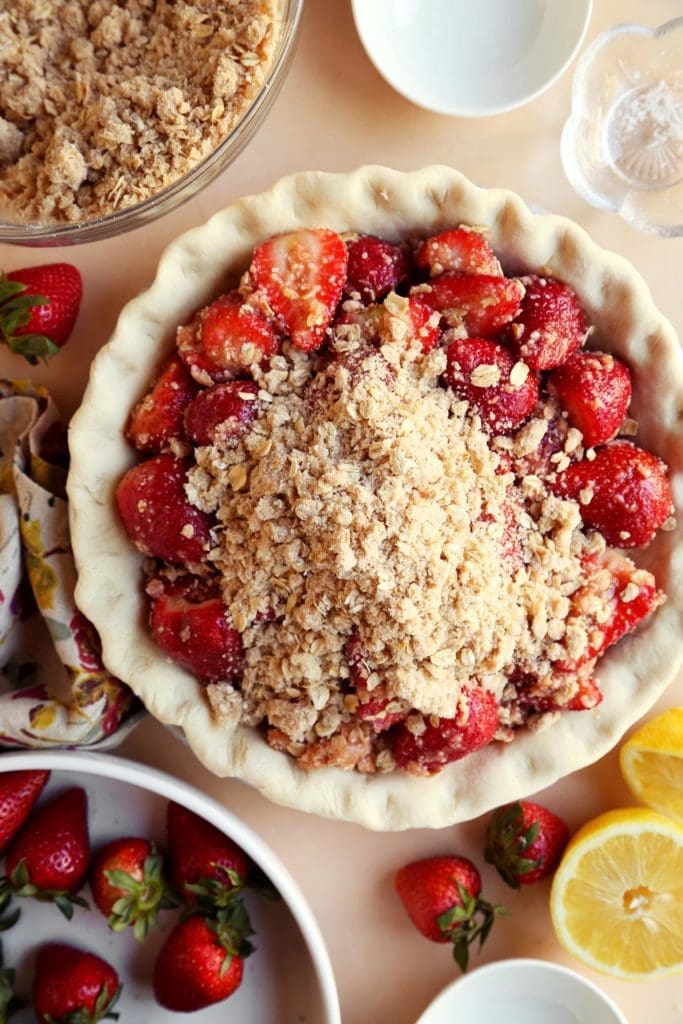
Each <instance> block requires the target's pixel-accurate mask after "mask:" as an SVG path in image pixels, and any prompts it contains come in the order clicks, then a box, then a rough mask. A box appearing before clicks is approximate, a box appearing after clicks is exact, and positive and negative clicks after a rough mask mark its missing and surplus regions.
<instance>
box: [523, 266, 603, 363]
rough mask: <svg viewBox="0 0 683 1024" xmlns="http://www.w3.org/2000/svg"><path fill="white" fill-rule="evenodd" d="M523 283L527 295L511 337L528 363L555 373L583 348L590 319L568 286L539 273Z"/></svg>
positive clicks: (524, 279)
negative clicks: (556, 368) (574, 353)
mask: <svg viewBox="0 0 683 1024" xmlns="http://www.w3.org/2000/svg"><path fill="white" fill-rule="evenodd" d="M522 280H523V282H524V286H525V288H526V293H525V295H524V298H523V299H522V305H521V309H520V310H519V314H518V315H517V317H516V319H515V322H514V323H513V324H512V327H511V328H510V334H511V337H512V339H513V341H514V343H515V345H516V346H517V349H518V351H519V354H520V357H521V358H522V359H523V360H524V362H525V363H528V364H529V366H531V367H532V369H534V370H552V369H553V368H554V367H555V366H561V365H562V364H563V363H564V362H566V360H567V359H568V358H569V356H570V355H571V354H572V352H575V351H576V349H578V348H580V347H581V346H582V345H583V343H584V341H585V339H586V335H587V333H588V324H587V322H586V317H585V315H584V312H583V309H582V308H581V303H580V302H579V299H578V296H577V295H576V292H574V291H572V289H571V288H570V287H569V286H568V285H566V284H563V283H562V282H561V281H556V280H555V279H554V278H552V277H538V276H536V275H535V274H532V275H531V276H529V277H525V278H522Z"/></svg>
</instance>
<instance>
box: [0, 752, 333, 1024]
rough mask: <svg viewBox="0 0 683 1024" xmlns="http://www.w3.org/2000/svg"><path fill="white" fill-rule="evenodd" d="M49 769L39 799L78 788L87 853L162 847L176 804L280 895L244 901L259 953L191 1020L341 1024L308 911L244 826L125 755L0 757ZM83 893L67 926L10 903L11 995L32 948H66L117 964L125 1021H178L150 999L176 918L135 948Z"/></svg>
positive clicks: (24, 986) (6, 946)
mask: <svg viewBox="0 0 683 1024" xmlns="http://www.w3.org/2000/svg"><path fill="white" fill-rule="evenodd" d="M46 768H49V769H50V770H51V771H52V775H51V777H50V781H49V782H48V785H47V787H46V789H45V791H44V793H43V794H42V795H41V798H40V801H41V803H43V802H44V801H45V800H49V799H50V797H51V796H56V795H57V793H58V792H61V791H63V790H65V789H68V788H69V787H71V786H83V788H84V789H85V791H86V793H87V795H88V821H89V827H90V841H91V845H92V848H93V850H96V849H97V848H98V847H99V846H101V845H103V844H104V843H105V842H107V841H108V840H110V839H115V838H118V837H119V836H125V835H133V836H142V837H149V838H151V839H154V840H155V842H156V843H157V845H158V846H159V847H160V848H161V849H163V846H164V838H165V814H166V806H167V802H168V801H169V800H175V801H176V802H177V803H180V804H182V805H183V806H185V807H188V808H189V809H190V810H192V811H194V812H195V813H196V814H199V815H201V816H202V817H204V818H206V819H207V820H208V821H211V822H212V824H214V825H215V826H216V827H217V828H219V829H221V831H223V832H225V833H226V835H228V836H230V838H231V839H233V840H234V841H235V842H236V843H237V844H238V845H239V846H241V847H242V849H243V850H245V851H246V852H247V853H248V854H249V856H250V857H251V858H252V860H254V861H255V862H256V863H257V864H258V865H259V867H261V868H262V869H263V870H264V871H265V873H266V874H267V875H268V877H269V878H270V880H271V881H272V883H273V885H274V886H275V887H276V888H277V890H278V891H279V893H280V895H281V897H282V898H281V899H280V900H276V901H271V900H266V899H265V898H263V897H259V896H257V895H256V894H255V893H249V894H248V895H247V896H246V897H245V902H246V903H247V906H248V910H249V916H250V918H251V921H252V925H253V928H254V932H255V935H254V937H253V942H254V945H255V947H256V951H255V952H254V953H253V955H252V956H250V957H249V958H248V959H247V960H245V964H244V978H243V980H242V984H241V985H240V987H239V988H238V989H237V991H236V992H235V993H234V994H233V995H232V996H230V998H229V999H227V1000H224V1001H223V1002H221V1003H216V1004H215V1005H214V1006H210V1007H207V1008H206V1009H204V1010H200V1011H198V1012H196V1013H194V1014H192V1020H193V1021H196V1024H243V1022H244V1021H249V1024H302V1022H304V1021H305V1022H307V1024H340V1022H341V1017H340V1011H339V1002H338V999H337V992H336V986H335V982H334V976H333V974H332V967H331V965H330V961H329V957H328V954H327V950H326V948H325V945H324V942H323V938H322V935H321V934H320V930H319V928H318V925H317V923H316V921H315V919H314V917H313V914H312V912H311V910H310V908H309V906H308V904H307V903H306V900H305V898H304V896H303V895H302V893H301V891H300V890H299V888H298V886H297V885H296V883H295V882H294V880H293V879H292V877H291V876H290V875H289V873H288V872H287V870H286V868H285V867H284V865H283V864H282V863H281V862H280V860H279V859H278V858H277V856H276V855H275V854H274V853H273V852H272V850H271V849H270V848H269V847H268V846H267V845H266V844H265V843H264V842H263V840H262V839H260V837H259V836H258V835H256V833H254V832H252V830H251V829H250V828H249V826H248V825H246V824H245V823H244V822H243V821H241V820H240V819H239V818H237V817H236V816H235V815H233V814H231V813H230V811H227V810H226V809H225V808H224V807H222V806H221V805H220V804H218V803H216V801H215V800H212V799H210V798H209V797H206V796H204V795H203V794H202V793H200V792H198V791H197V790H196V789H194V788H193V787H192V786H188V785H187V784H186V783H183V782H179V781H178V780H177V779H174V778H172V777H171V776H170V775H166V774H165V773H164V772H160V771H156V770H154V769H151V768H147V767H145V766H142V765H138V764H135V763H134V762H132V761H127V760H125V759H123V758H119V757H113V756H110V755H106V754H101V753H98V754H90V753H85V752H81V751H58V752H44V751H41V752H39V753H36V752H23V753H17V754H6V755H3V757H2V759H1V761H0V772H4V771H7V772H8V771H19V770H25V769H46ZM39 806H40V805H39ZM81 895H82V896H84V897H85V898H86V899H88V900H89V902H90V904H91V909H90V910H89V911H86V910H82V909H79V908H76V910H75V913H74V917H73V919H72V921H71V922H70V923H69V924H67V922H66V921H65V919H64V918H63V917H62V915H61V914H60V912H59V911H58V910H57V908H56V907H55V906H53V905H52V904H43V903H37V902H36V901H35V900H17V901H16V904H17V905H19V906H20V907H21V910H22V914H21V918H20V920H19V923H18V924H17V925H15V927H14V928H12V929H11V930H10V931H8V932H6V933H4V934H3V938H2V945H3V952H4V956H5V963H6V964H8V965H11V966H13V967H15V968H16V970H17V985H16V991H17V992H18V993H28V992H30V988H31V982H32V977H33V969H34V953H35V948H36V946H37V945H38V943H39V942H67V943H69V944H71V945H74V946H78V947H80V948H82V949H88V950H90V951H92V952H93V953H96V954H97V955H98V956H101V957H104V959H105V960H107V961H108V962H109V963H111V964H112V966H113V967H115V968H116V970H117V972H118V974H119V977H120V978H121V982H122V985H123V992H122V995H121V999H120V1001H119V1004H118V1005H117V1008H116V1009H117V1012H119V1014H120V1019H121V1020H122V1021H131V1022H137V1024H142V1022H144V1024H170V1022H171V1021H178V1019H179V1016H178V1014H176V1013H171V1012H170V1011H169V1010H165V1009H163V1008H162V1007H160V1006H159V1005H158V1004H157V1003H156V1002H155V1000H154V997H153V995H152V991H151V983H150V979H151V977H152V970H153V964H154V960H155V958H156V955H157V952H158V950H159V949H160V947H161V945H162V943H163V941H164V938H165V936H166V935H167V934H168V932H169V930H170V928H171V927H172V925H173V924H174V923H175V921H177V919H178V914H177V912H174V911H162V912H161V913H160V924H161V927H160V928H159V929H158V930H154V931H152V932H150V934H149V936H148V938H147V940H146V941H145V942H144V944H141V945H139V944H138V943H137V942H136V941H135V939H134V937H133V935H132V934H131V931H130V929H128V931H126V932H124V933H121V934H119V935H116V934H114V933H113V932H111V931H110V930H109V928H108V927H107V924H106V921H105V920H104V917H103V916H102V915H101V914H100V912H99V911H98V910H97V909H94V908H93V905H92V899H91V897H90V890H89V888H88V887H87V886H86V887H85V888H84V889H83V891H82V892H81ZM34 1020H35V1017H34V1015H33V1014H32V1012H31V1010H30V1007H28V1006H27V1007H26V1008H25V1009H23V1010H20V1011H19V1012H18V1013H17V1014H16V1016H15V1015H13V1016H12V1022H13V1024H14V1022H15V1021H16V1024H30V1022H31V1021H34Z"/></svg>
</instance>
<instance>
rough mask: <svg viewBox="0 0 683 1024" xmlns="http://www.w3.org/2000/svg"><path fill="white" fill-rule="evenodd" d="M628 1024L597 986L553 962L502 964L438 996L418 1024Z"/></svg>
mask: <svg viewBox="0 0 683 1024" xmlns="http://www.w3.org/2000/svg"><path fill="white" fill-rule="evenodd" d="M456 1021H457V1024H628V1022H627V1020H626V1018H625V1017H624V1016H623V1014H622V1013H621V1011H620V1010H618V1009H617V1007H616V1006H615V1005H614V1003H613V1002H612V1001H611V999H608V998H607V996H606V995H605V994H604V992H602V991H601V990H600V989H599V988H598V987H597V985H594V984H593V982H592V981H588V979H587V978H584V977H582V976H581V975H580V974H577V973H576V971H572V970H570V969H569V968H568V967H561V966H560V965H559V964H553V963H550V961H548V960H532V959H523V958H521V957H520V958H519V959H512V960H499V961H497V962H496V963H492V964H487V965H486V966H484V967H479V968H477V969H476V970H474V971H472V973H471V974H466V975H464V976H463V977H461V978H458V979H457V981H455V982H453V983H452V984H451V985H449V986H448V987H447V988H445V989H444V990H443V992H442V993H441V995H439V996H437V998H436V999H435V1000H434V1002H433V1003H431V1004H430V1005H429V1007H428V1008H427V1009H426V1010H425V1012H424V1013H423V1014H422V1016H421V1017H420V1019H419V1021H417V1024H456Z"/></svg>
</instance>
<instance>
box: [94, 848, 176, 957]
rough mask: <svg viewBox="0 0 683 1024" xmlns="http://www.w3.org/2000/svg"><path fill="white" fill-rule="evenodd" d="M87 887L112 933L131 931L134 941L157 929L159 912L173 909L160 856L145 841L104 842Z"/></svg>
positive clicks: (95, 858)
mask: <svg viewBox="0 0 683 1024" xmlns="http://www.w3.org/2000/svg"><path fill="white" fill-rule="evenodd" d="M90 888H91V890H92V894H93V899H94V901H95V905H96V906H97V907H98V908H99V910H101V911H102V913H103V914H104V916H105V917H106V918H107V923H108V925H109V927H110V928H111V929H112V931H114V932H122V931H125V929H126V928H132V929H133V934H134V935H135V938H136V939H137V941H138V942H143V941H144V940H145V939H146V938H147V933H148V932H149V929H150V928H154V927H156V926H157V924H158V916H159V910H161V909H168V908H170V907H174V906H177V904H176V902H175V901H174V900H173V899H172V898H171V897H170V894H169V892H168V889H167V887H166V882H165V880H164V875H163V862H162V859H161V856H160V855H159V853H158V851H157V849H156V847H155V846H154V844H153V843H151V842H150V841H149V840H148V839H139V838H136V837H128V836H126V837H123V838H121V839H114V840H112V841H111V842H110V843H107V844H106V846H104V847H103V848H102V849H101V850H99V851H98V853H97V854H96V856H95V857H94V858H93V862H92V865H91V868H90Z"/></svg>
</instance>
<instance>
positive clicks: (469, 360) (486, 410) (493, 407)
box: [444, 338, 538, 434]
mask: <svg viewBox="0 0 683 1024" xmlns="http://www.w3.org/2000/svg"><path fill="white" fill-rule="evenodd" d="M446 359H447V365H446V372H445V373H444V379H445V381H446V383H447V384H448V385H449V386H450V387H451V388H452V389H453V391H454V392H455V393H456V395H459V396H460V397H461V398H465V399H466V400H467V401H468V402H469V403H470V405H472V406H474V408H475V409H476V411H477V412H478V413H479V415H480V417H481V419H482V422H483V424H484V426H485V427H486V428H487V429H488V430H490V431H491V432H492V433H495V434H498V433H505V432H507V431H509V430H514V429H515V427H519V426H521V424H522V423H523V422H524V421H525V420H526V419H527V418H528V416H529V415H530V413H531V411H532V409H533V408H534V406H535V405H536V402H537V401H538V382H537V380H536V375H535V374H534V373H532V372H531V371H530V370H529V367H528V366H527V365H526V363H523V362H520V361H519V360H517V359H515V358H514V357H513V356H512V355H511V354H510V352H509V351H508V349H506V348H504V347H503V345H499V344H497V342H495V341H487V340H486V339H484V338H463V339H458V340H456V341H452V342H451V344H450V345H449V346H448V348H447V349H446Z"/></svg>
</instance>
